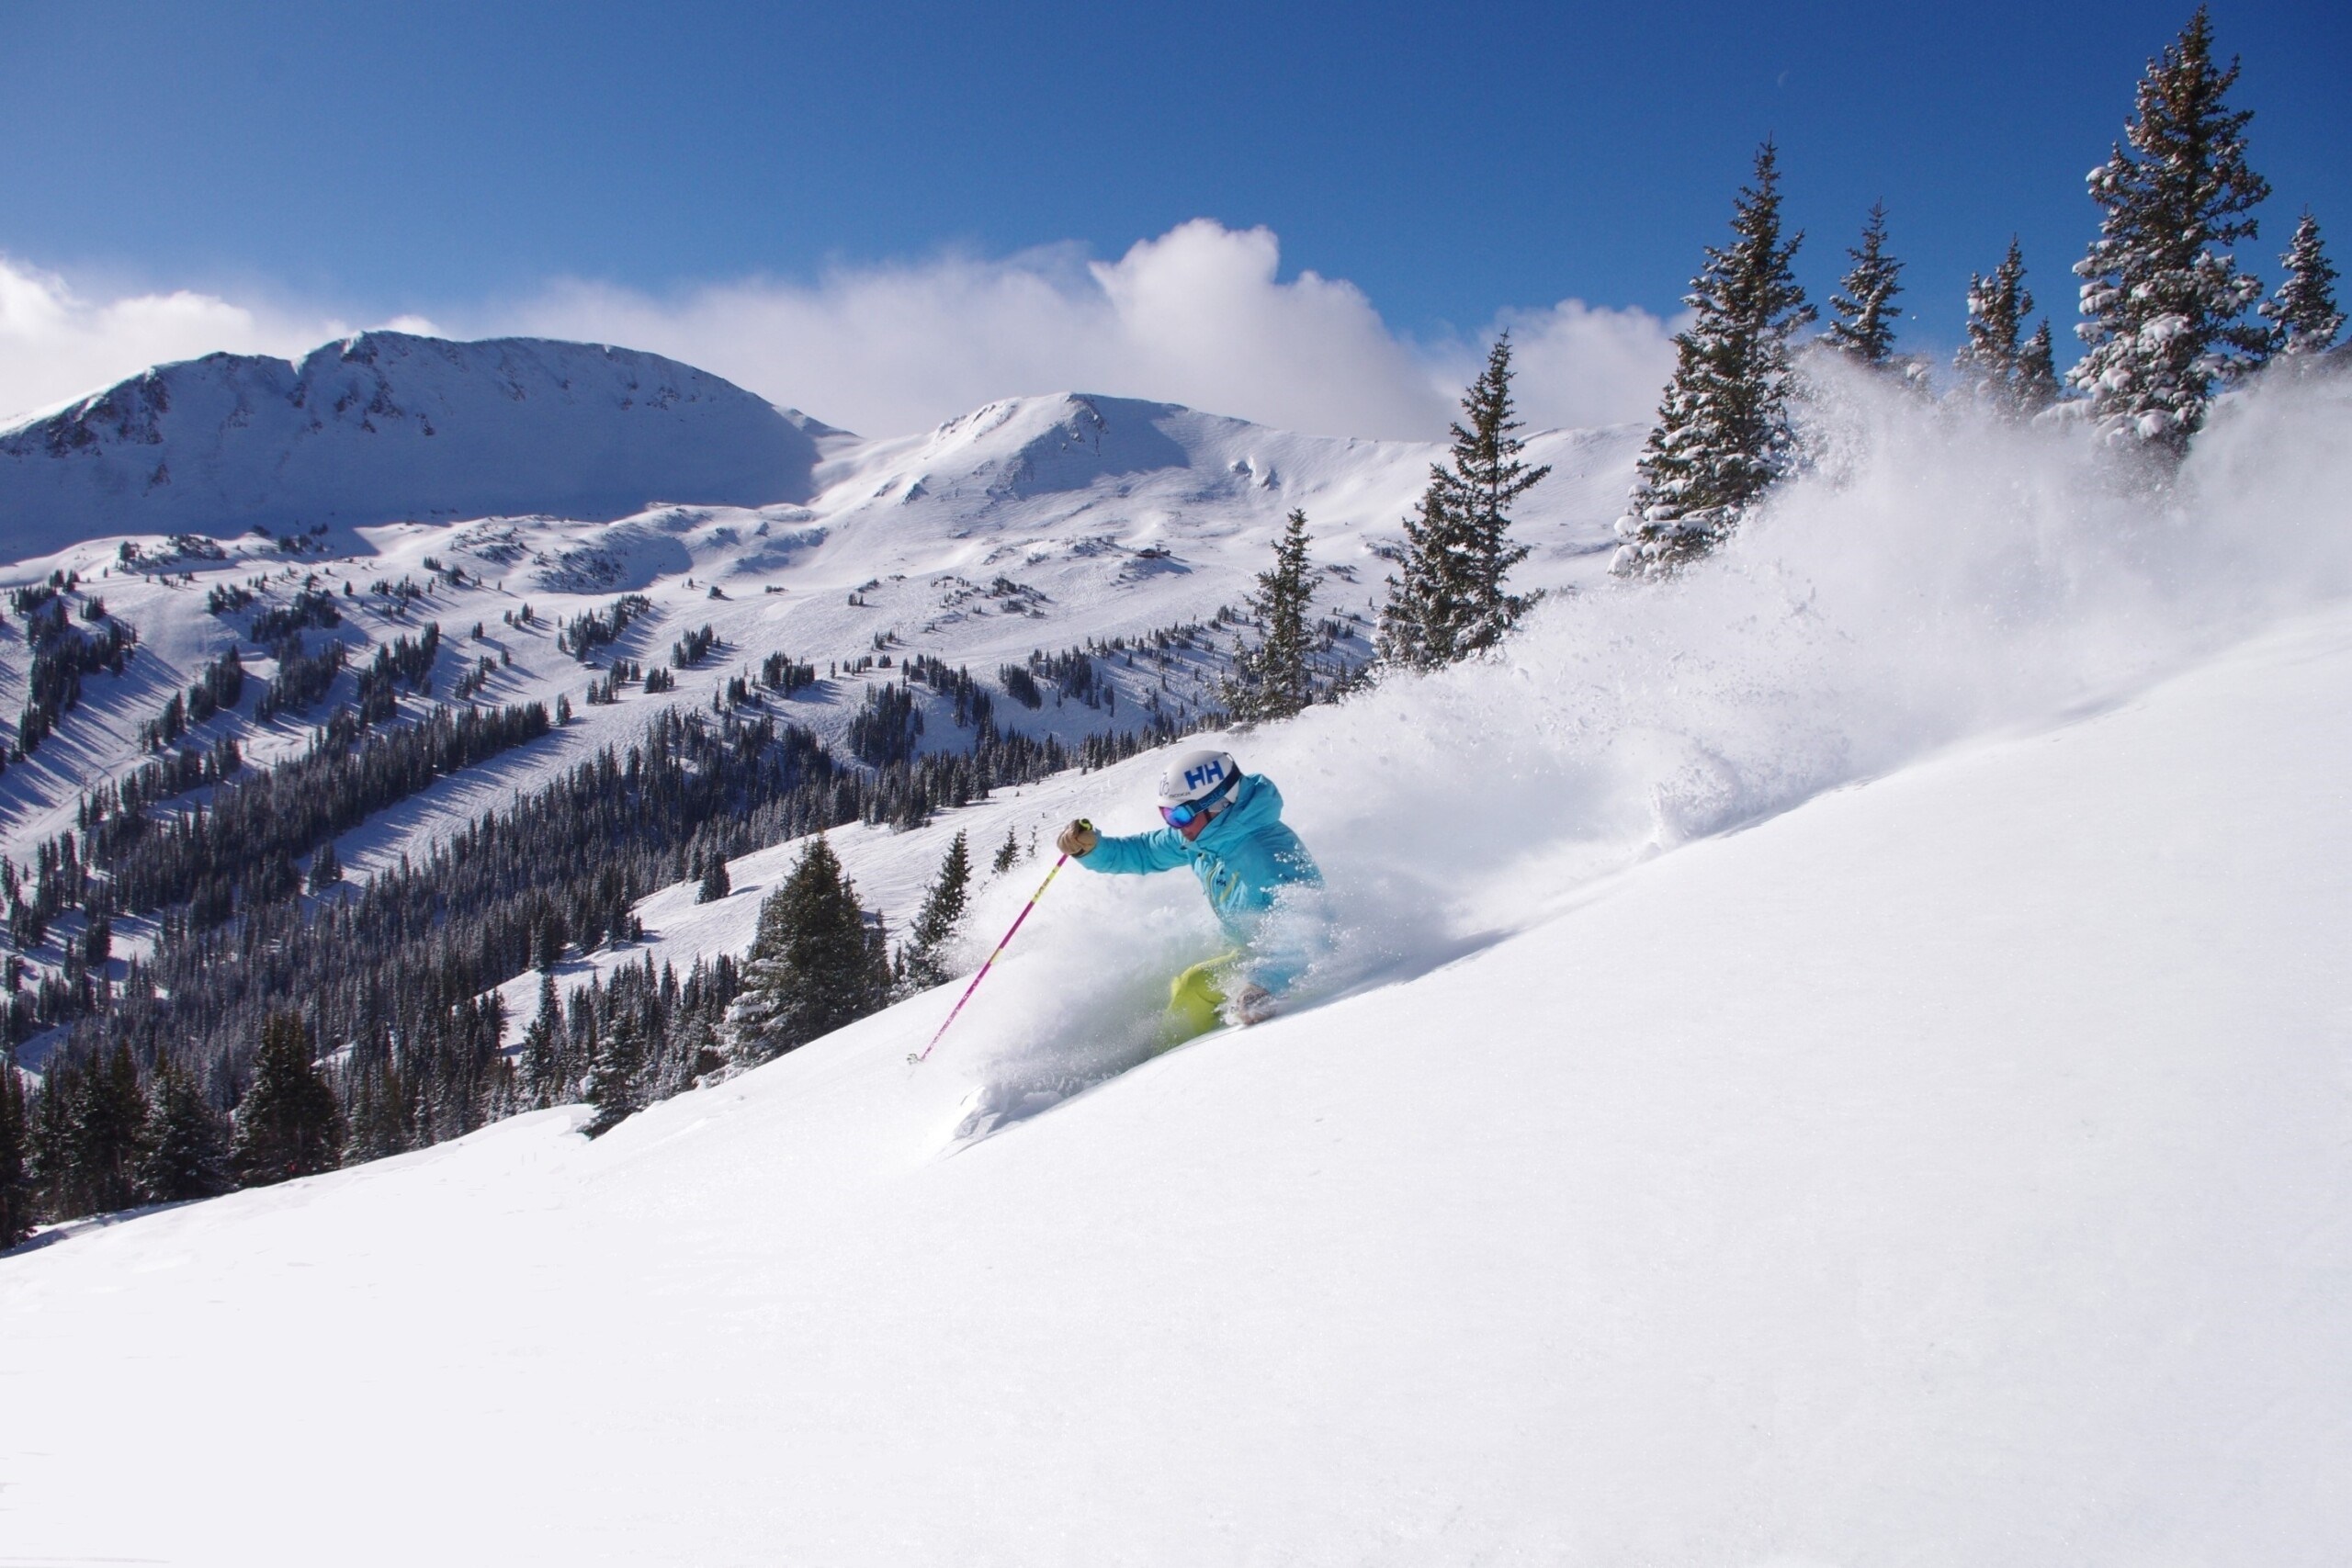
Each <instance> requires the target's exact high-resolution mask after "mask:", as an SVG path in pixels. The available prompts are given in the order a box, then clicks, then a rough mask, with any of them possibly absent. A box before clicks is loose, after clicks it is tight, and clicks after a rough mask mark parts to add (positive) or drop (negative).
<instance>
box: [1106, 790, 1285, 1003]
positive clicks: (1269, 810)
mask: <svg viewBox="0 0 2352 1568" xmlns="http://www.w3.org/2000/svg"><path fill="white" fill-rule="evenodd" d="M1078 863H1079V864H1080V865H1082V866H1085V867H1086V868H1087V869H1088V870H1090V871H1102V872H1109V873H1112V874H1126V875H1143V874H1148V873H1150V872H1155V871H1174V870H1175V869H1176V868H1177V867H1178V866H1181V865H1184V864H1187V863H1189V864H1190V865H1191V866H1192V868H1193V875H1194V876H1197V877H1199V878H1200V879H1201V891H1202V892H1204V893H1205V894H1207V895H1208V899H1209V908H1211V909H1212V910H1214V911H1215V912H1216V919H1217V923H1218V924H1219V925H1221V926H1223V927H1224V928H1225V934H1226V936H1227V938H1229V939H1230V940H1231V941H1232V942H1233V943H1234V945H1235V946H1237V947H1242V948H1247V947H1250V946H1251V945H1252V944H1253V943H1254V942H1256V940H1257V938H1258V936H1259V934H1260V929H1261V927H1262V926H1263V924H1264V922H1265V918H1266V916H1267V914H1268V913H1269V912H1270V911H1271V910H1272V908H1273V907H1274V894H1275V892H1276V891H1277V890H1278V889H1281V888H1283V887H1292V886H1304V887H1320V886H1323V873H1322V871H1321V869H1320V868H1319V867H1317V865H1316V863H1315V857H1314V856H1313V855H1311V854H1308V853H1307V852H1306V845H1305V844H1304V843H1301V842H1300V841H1299V837H1298V835H1297V834H1296V833H1294V832H1292V831H1291V829H1290V828H1289V826H1288V825H1287V824H1286V823H1284V822H1283V792H1282V791H1280V790H1278V789H1276V788H1275V787H1274V781H1273V780H1272V779H1270V778H1268V777H1266V775H1265V774H1263V773H1250V774H1246V775H1244V776H1243V778H1242V780H1241V783H1240V785H1239V786H1238V788H1237V789H1236V790H1235V792H1234V796H1233V804H1232V805H1231V806H1229V807H1226V808H1225V809H1224V810H1223V811H1220V812H1218V813H1217V814H1216V816H1215V817H1212V818H1209V824H1208V826H1207V827H1205V828H1204V829H1201V836H1200V837H1199V838H1197V839H1194V840H1192V841H1191V842H1190V843H1187V842H1185V840H1184V835H1183V834H1182V833H1180V832H1178V831H1177V830H1176V829H1173V828H1161V829H1158V830H1156V831H1154V832H1149V833H1134V834H1129V835H1127V836H1125V837H1123V838H1115V839H1102V840H1097V841H1096V843H1095V845H1094V847H1093V848H1092V849H1091V850H1089V851H1088V852H1086V853H1085V854H1083V855H1081V856H1080V857H1079V862H1078ZM1262 956H1265V957H1267V958H1270V959H1271V958H1272V955H1271V954H1268V955H1262ZM1253 977H1254V978H1255V979H1256V980H1257V982H1258V984H1260V985H1261V986H1264V987H1266V988H1267V989H1269V990H1280V989H1282V987H1283V986H1284V985H1286V984H1287V983H1288V982H1289V981H1290V980H1291V979H1292V978H1294V977H1295V963H1294V962H1293V961H1291V960H1288V959H1283V960H1279V961H1276V962H1274V963H1272V964H1270V965H1261V966H1260V967H1259V968H1258V971H1257V973H1256V974H1255V975H1254V976H1253Z"/></svg>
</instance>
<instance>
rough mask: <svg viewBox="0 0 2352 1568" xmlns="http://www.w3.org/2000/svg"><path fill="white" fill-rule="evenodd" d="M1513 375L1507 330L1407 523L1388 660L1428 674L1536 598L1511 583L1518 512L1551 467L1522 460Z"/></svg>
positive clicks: (1386, 633)
mask: <svg viewBox="0 0 2352 1568" xmlns="http://www.w3.org/2000/svg"><path fill="white" fill-rule="evenodd" d="M1510 378H1511V368H1510V333H1503V334H1501V335H1500V336H1499V337H1498V338H1496V339H1495V343H1494V346H1493V347H1492V348H1490V349H1488V350H1487V364H1486V368H1485V369H1483V370H1481V371H1480V372H1479V373H1478V378H1477V379H1476V380H1475V381H1473V382H1471V383H1470V387H1469V389H1468V390H1466V391H1465V392H1464V393H1463V394H1462V412H1463V413H1464V415H1465V416H1466V417H1467V419H1468V421H1469V423H1468V424H1467V425H1466V426H1465V425H1464V423H1462V422H1461V421H1459V420H1457V421H1455V422H1454V423H1453V426H1452V434H1453V451H1452V452H1451V453H1449V454H1448V457H1447V461H1446V462H1444V463H1441V464H1432V465H1431V466H1430V484H1429V489H1428V490H1427V491H1423V492H1422V496H1421V502H1420V515H1419V517H1418V518H1417V519H1408V521H1407V522H1406V524H1405V544H1406V559H1405V575H1404V577H1403V579H1402V580H1399V579H1397V578H1394V577H1392V578H1390V579H1389V580H1388V604H1387V605H1386V607H1385V608H1384V609H1383V610H1382V611H1381V616H1380V620H1381V634H1380V636H1381V647H1382V650H1383V653H1382V657H1383V658H1384V659H1385V660H1387V661H1388V662H1391V663H1398V664H1406V665H1410V666H1412V667H1413V668H1416V669H1422V670H1428V669H1434V668H1435V667H1437V666H1439V665H1442V664H1451V663H1453V661H1454V660H1460V659H1467V658H1469V657H1470V656H1471V655H1472V654H1475V653H1481V652H1484V651H1485V650H1486V649H1490V648H1492V647H1494V646H1495V645H1496V644H1498V643H1499V642H1500V641H1502V639H1503V638H1504V637H1506V636H1508V635H1509V634H1510V629H1511V627H1512V626H1516V625H1518V623H1519V618H1520V617H1521V615H1525V614H1526V613H1527V610H1528V606H1530V605H1531V604H1533V603H1534V602H1535V599H1534V596H1533V595H1532V594H1514V593H1512V592H1510V590H1509V589H1508V587H1507V586H1506V583H1507V582H1508V581H1509V580H1510V570H1511V568H1513V567H1515V566H1517V565H1518V564H1519V563H1520V562H1521V561H1522V560H1524V559H1526V558H1527V547H1526V546H1525V545H1515V544H1513V543H1512V542H1511V538H1510V508H1511V506H1512V504H1513V503H1514V502H1517V501H1518V500H1519V498H1520V497H1521V496H1522V495H1525V494H1526V493H1527V492H1528V491H1531V490H1532V489H1534V488H1535V487H1536V485H1538V484H1539V483H1541V482H1542V481H1543V479H1544V476H1545V475H1546V474H1549V473H1550V472H1551V471H1552V470H1551V468H1549V467H1548V466H1546V467H1544V468H1530V467H1529V466H1528V465H1527V462H1526V460H1525V459H1524V458H1523V457H1521V454H1522V453H1523V452H1525V451H1526V449H1527V444H1526V443H1525V442H1524V441H1521V439H1520V438H1519V435H1518V432H1519V430H1520V429H1521V422H1520V421H1519V420H1518V419H1517V418H1515V417H1514V412H1515V411H1514V409H1513V407H1512V404H1511V396H1510ZM1300 527H1301V529H1302V531H1303V530H1304V527H1305V520H1304V518H1302V519H1301V520H1300ZM1301 549H1302V551H1303V550H1304V546H1303V545H1302V547H1301ZM1304 559H1305V558H1304V555H1303V554H1302V556H1301V562H1302V566H1303V564H1304Z"/></svg>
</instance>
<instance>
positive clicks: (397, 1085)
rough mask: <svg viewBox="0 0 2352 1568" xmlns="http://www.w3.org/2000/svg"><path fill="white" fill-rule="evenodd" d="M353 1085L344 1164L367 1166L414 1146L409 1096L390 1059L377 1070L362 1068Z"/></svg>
mask: <svg viewBox="0 0 2352 1568" xmlns="http://www.w3.org/2000/svg"><path fill="white" fill-rule="evenodd" d="M348 1082H349V1088H348V1092H349V1097H350V1108H349V1111H348V1112H347V1114H346V1117H345V1120H346V1121H347V1122H348V1123H349V1129H350V1130H349V1132H348V1133H347V1134H345V1138H344V1145H343V1163H344V1164H345V1165H365V1164H366V1163H367V1162H368V1161H369V1160H371V1159H386V1158H389V1157H390V1156H393V1155H396V1154H401V1153H404V1152H405V1151H406V1150H407V1149H408V1148H409V1147H410V1138H409V1129H410V1118H409V1115H408V1097H407V1096H406V1095H405V1094H403V1093H402V1092H401V1080H400V1075H399V1073H398V1072H396V1071H395V1070H394V1069H393V1066H392V1064H391V1061H390V1057H389V1056H387V1057H386V1058H385V1059H383V1060H381V1061H379V1062H378V1063H377V1064H376V1066H374V1067H373V1068H369V1067H368V1066H360V1067H358V1068H357V1069H356V1071H355V1072H354V1073H353V1074H352V1075H351V1077H350V1079H349V1080H348Z"/></svg>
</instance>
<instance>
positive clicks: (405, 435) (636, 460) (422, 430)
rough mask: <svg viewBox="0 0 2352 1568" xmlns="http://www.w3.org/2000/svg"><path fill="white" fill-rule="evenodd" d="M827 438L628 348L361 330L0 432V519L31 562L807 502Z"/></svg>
mask: <svg viewBox="0 0 2352 1568" xmlns="http://www.w3.org/2000/svg"><path fill="white" fill-rule="evenodd" d="M833 434H839V433H838V432H835V431H834V430H833V429H832V428H831V426H828V425H825V424H822V423H820V422H817V421H815V420H811V419H809V418H808V416H806V415H804V414H800V413H798V412H797V411H786V410H783V409H778V408H776V407H775V406H774V405H772V404H770V403H768V402H767V401H766V400H763V399H761V398H759V397H756V396H754V395H753V394H752V393H750V392H748V391H745V390H744V389H742V388H741V387H738V386H736V385H734V384H733V383H731V382H729V381H726V380H724V379H722V378H719V377H717V376H713V375H711V374H709V373H708V372H707V371H702V370H697V369H695V368H694V367H691V366H688V365H682V364H680V363H678V362H677V361H675V360H672V359H665V358H663V357H662V356H661V355H653V354H646V353H641V352H639V351H638V350H634V349H626V348H615V347H612V346H610V345H608V344H580V343H564V342H559V341H555V340H550V339H542V338H491V339H485V340H482V341H479V342H471V343H460V342H455V341H451V340H447V339H442V338H430V337H420V336H418V335H416V334H414V333H401V332H389V331H379V332H364V333H354V334H352V335H351V336H349V337H346V338H341V339H338V340H336V341H334V342H332V343H327V344H321V345H320V346H319V347H318V348H315V349H313V350H311V352H310V353H309V354H307V355H304V356H303V357H302V358H301V360H300V362H299V363H289V362H288V361H286V360H282V359H277V358H275V357H271V356H268V355H235V354H211V355H205V356H203V357H202V358H200V359H192V360H186V361H182V362H179V363H176V364H171V365H160V366H156V367H153V368H152V369H149V370H145V371H142V372H141V373H140V374H139V375H137V376H134V377H130V378H128V379H126V380H123V381H121V382H119V383H117V384H116V385H114V386H112V387H109V388H107V389H105V390H103V391H100V392H96V393H94V394H92V395H91V396H89V397H87V398H85V399H83V400H81V401H80V402H77V403H74V404H73V405H71V406H70V407H67V408H65V409H62V410H59V411H57V412H52V413H50V414H47V415H44V416H41V417H39V418H36V419H32V420H28V421H26V422H24V423H20V424H18V425H17V426H16V427H15V428H13V429H11V430H8V431H6V432H5V433H0V517H6V519H7V520H8V521H9V522H10V524H11V525H12V532H13V533H14V534H15V535H16V536H17V544H18V549H19V551H21V553H23V554H26V555H32V554H38V553H41V552H42V551H44V550H51V549H56V548H60V547H62V546H63V545H65V544H68V543H71V542H73V541H74V540H75V539H79V538H87V537H91V536H99V535H106V534H146V533H168V532H189V533H225V534H233V533H241V532H243V531H246V530H248V529H250V528H253V527H254V526H256V525H259V526H263V527H266V528H270V529H273V530H284V531H297V530H302V529H310V528H315V527H319V526H322V525H323V526H328V527H336V528H350V527H357V526H366V525H371V524H378V523H388V522H395V521H403V520H411V519H424V518H450V517H476V516H484V515H490V514H494V513H529V512H558V513H564V514H566V515H569V516H573V517H579V518H583V519H604V518H613V517H620V516H626V515H628V513H633V512H636V511H639V510H640V509H642V508H643V507H644V506H645V505H647V504H648V503H649V502H654V501H674V502H689V503H698V504H731V505H760V504H764V503H768V502H798V501H804V500H806V499H808V497H809V493H810V474H811V470H812V469H813V468H814V466H815V462H816V456H817V454H816V442H817V440H818V439H820V437H823V436H829V435H833Z"/></svg>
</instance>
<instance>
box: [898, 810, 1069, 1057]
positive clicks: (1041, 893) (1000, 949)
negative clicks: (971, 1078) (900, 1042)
mask: <svg viewBox="0 0 2352 1568" xmlns="http://www.w3.org/2000/svg"><path fill="white" fill-rule="evenodd" d="M1067 864H1069V856H1068V855H1064V856H1062V858H1061V859H1059V860H1057V861H1056V862H1055V863H1054V869H1053V870H1051V871H1049V872H1047V873H1046V880H1045V881H1043V882H1040V883H1039V884H1037V891H1035V893H1032V894H1031V895H1029V902H1027V903H1026V904H1023V905H1022V906H1021V913H1019V914H1018V915H1015V916H1014V917H1013V918H1012V930H1011V931H1007V932H1005V933H1004V940H1003V941H1002V942H998V943H997V944H996V951H995V952H994V953H989V961H988V962H987V963H986V964H981V965H980V972H979V973H978V974H977V975H975V976H972V983H971V984H970V985H968V986H967V987H964V994H963V995H962V996H960V997H958V998H956V1006H955V1007H954V1008H953V1009H951V1010H949V1012H948V1014H947V1022H946V1023H943V1024H941V1025H940V1026H939V1032H938V1033H937V1034H934V1035H933V1036H932V1037H931V1045H926V1046H924V1047H923V1048H922V1050H920V1051H918V1052H916V1053H915V1054H914V1055H910V1056H909V1057H908V1058H907V1060H908V1061H909V1062H910V1063H921V1062H924V1061H928V1060H929V1059H930V1057H931V1050H932V1046H933V1045H936V1044H938V1043H939V1042H940V1041H941V1039H942V1038H944V1036H945V1035H946V1033H947V1029H948V1025H949V1024H952V1023H954V1022H955V1021H956V1014H957V1013H960V1012H962V1011H963V1010H964V1004H965V1003H966V1002H968V1001H970V1000H971V999H972V993H973V992H974V991H977V990H978V989H979V988H980V982H981V981H983V980H985V979H987V978H988V977H989V970H990V969H992V968H994V967H996V961H997V960H998V959H999V958H1001V957H1002V956H1003V955H1004V950H1005V949H1006V948H1008V947H1011V946H1012V939H1013V938H1014V937H1016V936H1018V935H1019V934H1020V933H1021V922H1022V921H1023V920H1025V919H1028V918H1029V911H1030V910H1032V909H1034V908H1036V907H1037V900H1038V899H1040V898H1043V897H1045V896H1046V888H1048V887H1051V886H1053V885H1054V878H1055V877H1057V876H1059V875H1060V874H1061V871H1062V867H1063V866H1065V865H1067Z"/></svg>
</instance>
